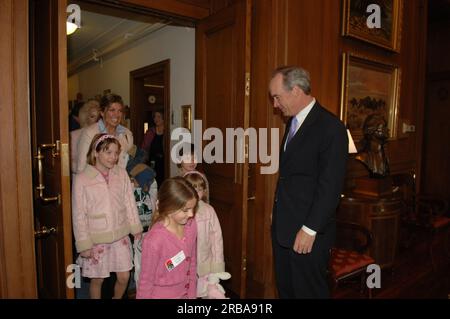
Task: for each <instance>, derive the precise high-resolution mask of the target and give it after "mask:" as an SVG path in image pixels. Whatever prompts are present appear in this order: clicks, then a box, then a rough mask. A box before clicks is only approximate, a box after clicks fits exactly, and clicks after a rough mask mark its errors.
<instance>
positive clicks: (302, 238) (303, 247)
mask: <svg viewBox="0 0 450 319" xmlns="http://www.w3.org/2000/svg"><path fill="white" fill-rule="evenodd" d="M315 239H316V236H311V235H308V234H307V233H306V232H305V231H304V230H303V229H300V230H299V231H298V233H297V236H295V242H294V247H293V248H294V251H295V252H296V253H298V254H309V253H310V252H311V250H312V246H313V244H314V240H315Z"/></svg>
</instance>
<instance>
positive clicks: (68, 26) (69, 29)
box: [66, 21, 78, 35]
mask: <svg viewBox="0 0 450 319" xmlns="http://www.w3.org/2000/svg"><path fill="white" fill-rule="evenodd" d="M77 29H78V26H77V25H76V24H75V23H73V22H68V21H67V22H66V34H67V35H71V34H72V33H74V32H75V31H77Z"/></svg>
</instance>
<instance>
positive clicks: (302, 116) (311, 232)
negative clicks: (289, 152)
mask: <svg viewBox="0 0 450 319" xmlns="http://www.w3.org/2000/svg"><path fill="white" fill-rule="evenodd" d="M315 103H316V99H315V98H313V100H312V101H311V103H309V104H308V105H307V106H306V107H305V108H304V109H302V110H301V111H300V112H298V113H297V115H296V116H295V117H296V118H297V122H298V125H297V129H296V130H295V134H297V132H298V130H299V128H300V126H302V124H303V122H304V121H305V118H306V116H308V114H309V112H310V111H311V109H312V108H313V106H314V104H315ZM295 134H294V136H295ZM286 144H287V139H286V142H285V143H284V150H286ZM302 229H303V230H304V231H305V233H307V234H308V235H311V236H315V235H316V233H317V232H316V231H314V230H312V229H311V228H308V227H306V226H305V225H303V226H302Z"/></svg>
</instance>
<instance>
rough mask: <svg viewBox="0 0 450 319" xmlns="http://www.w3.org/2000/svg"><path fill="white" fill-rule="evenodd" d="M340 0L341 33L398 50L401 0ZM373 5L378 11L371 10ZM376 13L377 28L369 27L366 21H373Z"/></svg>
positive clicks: (401, 9)
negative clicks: (342, 10) (341, 13)
mask: <svg viewBox="0 0 450 319" xmlns="http://www.w3.org/2000/svg"><path fill="white" fill-rule="evenodd" d="M342 1H343V4H344V5H343V9H344V12H343V27H342V35H344V36H350V37H354V38H357V39H360V40H363V41H366V42H369V43H371V44H374V45H377V46H381V47H383V48H387V49H390V50H392V51H396V52H399V51H400V38H401V25H402V11H403V0H342ZM373 5H376V6H377V8H379V11H373V8H374V7H373ZM369 6H371V7H369ZM368 8H369V9H368ZM378 13H379V22H380V25H379V28H378V27H369V25H370V24H369V25H368V24H367V21H368V20H369V21H374V20H372V18H373V15H374V14H378Z"/></svg>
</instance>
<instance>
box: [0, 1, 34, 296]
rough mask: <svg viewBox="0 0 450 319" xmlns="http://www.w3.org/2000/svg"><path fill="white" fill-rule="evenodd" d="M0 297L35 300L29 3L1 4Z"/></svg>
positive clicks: (9, 2) (8, 2)
mask: <svg viewBox="0 0 450 319" xmlns="http://www.w3.org/2000/svg"><path fill="white" fill-rule="evenodd" d="M0 29H1V30H2V32H1V33H0V73H1V74H2V77H1V78H0V96H1V97H2V98H1V99H0V114H1V118H2V125H1V126H0V149H1V150H2V152H0V171H1V172H2V173H1V175H0V278H1V280H0V298H36V297H37V288H36V267H35V255H34V235H33V231H34V225H33V208H32V188H31V185H32V178H31V176H32V170H31V161H30V159H31V142H30V135H29V133H28V130H27V128H28V127H29V123H30V118H29V117H30V115H29V101H28V91H29V87H28V65H29V64H28V1H25V0H15V1H12V0H2V1H0Z"/></svg>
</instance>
